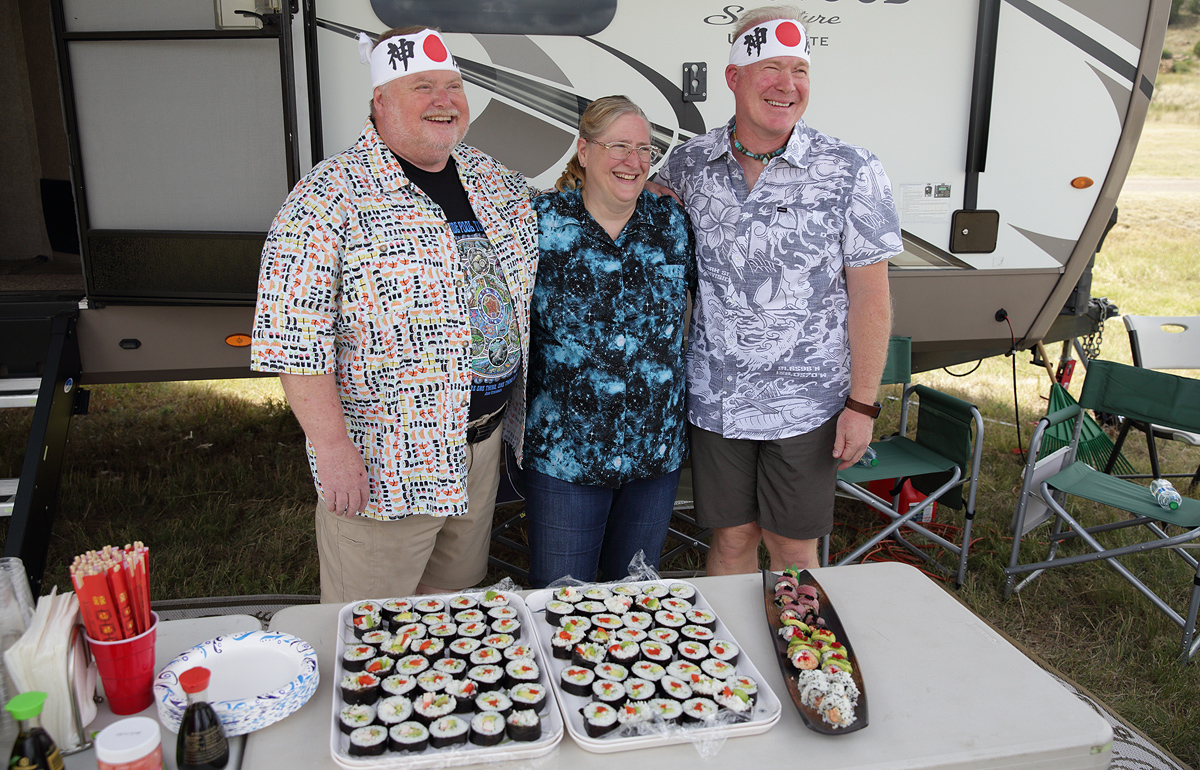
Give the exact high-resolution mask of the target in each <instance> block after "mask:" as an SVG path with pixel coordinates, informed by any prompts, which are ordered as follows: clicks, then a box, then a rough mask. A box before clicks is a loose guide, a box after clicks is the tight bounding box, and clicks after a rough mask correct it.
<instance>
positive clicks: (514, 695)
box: [508, 682, 549, 714]
mask: <svg viewBox="0 0 1200 770" xmlns="http://www.w3.org/2000/svg"><path fill="white" fill-rule="evenodd" d="M548 692H549V691H548V690H547V689H546V685H544V684H540V683H538V682H525V683H522V684H518V685H516V686H515V687H513V688H512V689H510V690H509V691H508V697H509V698H510V699H511V700H512V702H513V707H514V708H518V709H533V710H534V711H536V712H538V713H539V714H540V713H541V712H542V707H543V706H545V705H546V695H547V693H548Z"/></svg>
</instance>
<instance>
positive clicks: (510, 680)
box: [504, 658, 542, 688]
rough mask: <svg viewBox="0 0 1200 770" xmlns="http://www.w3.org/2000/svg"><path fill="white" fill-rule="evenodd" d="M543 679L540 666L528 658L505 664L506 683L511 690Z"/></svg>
mask: <svg viewBox="0 0 1200 770" xmlns="http://www.w3.org/2000/svg"><path fill="white" fill-rule="evenodd" d="M541 677H542V672H541V671H540V670H538V665H537V664H536V663H534V662H533V661H532V660H530V659H528V658H523V659H518V660H510V661H508V662H507V663H505V664H504V681H505V682H506V683H507V685H508V687H509V688H512V687H516V686H517V685H520V684H530V683H531V682H536V681H537V680H538V679H541Z"/></svg>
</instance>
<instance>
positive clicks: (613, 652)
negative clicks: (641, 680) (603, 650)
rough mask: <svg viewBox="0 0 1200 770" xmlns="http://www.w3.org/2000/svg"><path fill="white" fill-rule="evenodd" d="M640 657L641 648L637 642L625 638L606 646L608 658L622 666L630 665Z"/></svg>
mask: <svg viewBox="0 0 1200 770" xmlns="http://www.w3.org/2000/svg"><path fill="white" fill-rule="evenodd" d="M641 658H642V648H641V647H640V646H638V643H637V642H634V641H629V640H625V641H622V642H617V643H615V644H610V645H609V646H608V659H609V660H611V661H612V662H613V663H620V664H621V665H622V666H632V665H633V664H634V663H637V662H638V661H639V660H641Z"/></svg>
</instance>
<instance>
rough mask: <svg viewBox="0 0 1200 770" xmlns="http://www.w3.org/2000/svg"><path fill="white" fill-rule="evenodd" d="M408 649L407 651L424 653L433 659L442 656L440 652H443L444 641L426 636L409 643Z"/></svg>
mask: <svg viewBox="0 0 1200 770" xmlns="http://www.w3.org/2000/svg"><path fill="white" fill-rule="evenodd" d="M408 650H409V652H413V653H416V654H417V655H424V656H425V657H426V658H428V659H430V660H434V659H436V658H440V657H442V654H443V653H445V651H446V643H445V642H443V641H442V640H441V639H434V638H432V637H428V638H425V639H418V640H416V641H415V642H413V643H412V644H411V645H409V647H408Z"/></svg>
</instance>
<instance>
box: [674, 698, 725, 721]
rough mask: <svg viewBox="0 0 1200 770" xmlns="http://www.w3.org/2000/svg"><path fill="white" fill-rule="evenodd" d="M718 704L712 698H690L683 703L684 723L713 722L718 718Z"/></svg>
mask: <svg viewBox="0 0 1200 770" xmlns="http://www.w3.org/2000/svg"><path fill="white" fill-rule="evenodd" d="M717 710H718V707H717V703H716V701H714V700H713V699H712V698H703V697H701V698H690V699H688V700H685V701H684V702H683V715H682V717H681V719H682V721H684V722H711V721H712V720H713V719H716V716H717Z"/></svg>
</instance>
